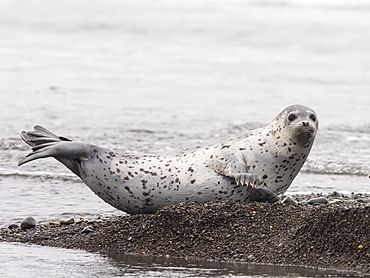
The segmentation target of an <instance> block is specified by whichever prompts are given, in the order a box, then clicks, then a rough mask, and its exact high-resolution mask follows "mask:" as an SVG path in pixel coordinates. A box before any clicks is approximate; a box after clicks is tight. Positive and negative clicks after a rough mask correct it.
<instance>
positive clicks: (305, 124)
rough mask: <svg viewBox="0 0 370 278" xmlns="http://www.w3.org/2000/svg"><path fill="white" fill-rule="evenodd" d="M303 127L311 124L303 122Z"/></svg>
mask: <svg viewBox="0 0 370 278" xmlns="http://www.w3.org/2000/svg"><path fill="white" fill-rule="evenodd" d="M302 124H303V126H308V125H309V124H310V123H309V122H302Z"/></svg>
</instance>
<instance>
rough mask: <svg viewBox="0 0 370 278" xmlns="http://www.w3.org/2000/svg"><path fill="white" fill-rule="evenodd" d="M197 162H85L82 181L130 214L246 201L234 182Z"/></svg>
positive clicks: (155, 158) (128, 159)
mask: <svg viewBox="0 0 370 278" xmlns="http://www.w3.org/2000/svg"><path fill="white" fill-rule="evenodd" d="M188 161H191V163H189V162H188ZM196 161H198V160H197V159H196V158H195V159H194V158H193V159H192V160H188V159H185V158H182V159H181V158H175V159H174V158H161V157H158V156H147V157H141V158H139V157H135V158H131V157H120V158H112V159H110V160H109V161H107V162H106V163H105V161H99V160H96V159H94V160H90V161H86V162H84V169H85V170H84V175H83V177H82V179H83V181H84V182H85V183H86V184H87V185H88V186H89V187H90V188H91V189H92V190H93V191H94V192H95V193H96V194H97V195H98V196H99V197H100V198H102V199H103V200H104V201H106V202H108V203H109V204H111V205H113V206H114V207H116V208H118V209H121V210H124V211H127V212H129V213H152V212H155V211H156V210H158V209H159V208H161V207H164V206H166V205H172V204H176V203H180V202H187V201H192V202H207V201H212V200H228V199H235V200H241V199H242V198H243V196H240V192H239V193H238V194H237V192H238V190H235V189H234V187H235V182H234V181H233V180H232V179H231V178H228V177H224V176H222V175H218V174H216V173H215V172H214V171H213V170H212V169H210V168H208V167H207V166H206V165H205V164H203V161H204V159H203V160H202V159H200V157H199V161H201V163H200V164H198V163H196ZM102 163H103V165H104V166H103V167H102ZM234 195H235V196H234ZM242 195H243V193H242Z"/></svg>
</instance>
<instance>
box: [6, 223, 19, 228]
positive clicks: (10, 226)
mask: <svg viewBox="0 0 370 278" xmlns="http://www.w3.org/2000/svg"><path fill="white" fill-rule="evenodd" d="M8 228H9V229H18V228H19V226H18V225H17V224H10V225H9V226H8Z"/></svg>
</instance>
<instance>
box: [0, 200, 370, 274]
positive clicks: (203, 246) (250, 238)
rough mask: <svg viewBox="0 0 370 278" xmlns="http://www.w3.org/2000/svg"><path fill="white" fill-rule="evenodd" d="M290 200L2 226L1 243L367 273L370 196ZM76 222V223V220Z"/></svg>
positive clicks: (178, 207)
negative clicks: (24, 226) (23, 227)
mask: <svg viewBox="0 0 370 278" xmlns="http://www.w3.org/2000/svg"><path fill="white" fill-rule="evenodd" d="M318 196H319V195H317V194H316V195H314V194H310V195H304V196H301V195H297V196H293V198H294V199H296V200H298V201H299V203H280V202H279V203H274V204H268V203H238V202H210V203H203V204H197V203H181V204H178V205H174V206H169V207H165V208H163V209H161V210H159V211H158V212H157V213H155V214H139V215H123V216H114V217H110V218H97V219H94V220H83V219H80V220H77V221H73V223H68V224H64V225H63V224H61V223H60V221H50V223H40V224H38V225H37V226H36V228H34V229H29V230H24V231H22V230H21V229H20V228H15V229H9V228H2V229H0V242H20V243H30V244H36V245H43V246H52V247H59V248H68V249H83V250H86V251H91V252H98V253H104V254H108V253H110V252H114V253H132V254H145V255H152V256H169V257H184V258H194V259H206V260H213V261H225V262H245V263H263V264H275V265H296V266H304V267H318V268H325V269H337V270H344V271H355V272H359V273H361V274H362V275H370V263H369V262H370V195H368V194H357V195H356V194H352V195H342V194H338V193H332V194H329V195H327V196H325V197H326V198H327V199H328V200H329V201H330V202H329V203H328V204H323V205H310V204H308V203H307V200H308V199H310V198H313V197H318ZM71 222H72V221H71Z"/></svg>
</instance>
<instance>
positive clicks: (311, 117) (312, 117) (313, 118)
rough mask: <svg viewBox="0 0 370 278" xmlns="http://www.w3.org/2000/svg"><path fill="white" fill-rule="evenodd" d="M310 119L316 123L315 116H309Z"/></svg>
mask: <svg viewBox="0 0 370 278" xmlns="http://www.w3.org/2000/svg"><path fill="white" fill-rule="evenodd" d="M310 119H311V120H312V121H313V122H316V116H315V115H314V114H312V115H311V116H310Z"/></svg>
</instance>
